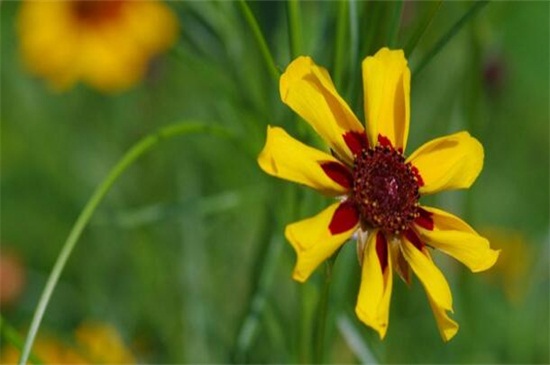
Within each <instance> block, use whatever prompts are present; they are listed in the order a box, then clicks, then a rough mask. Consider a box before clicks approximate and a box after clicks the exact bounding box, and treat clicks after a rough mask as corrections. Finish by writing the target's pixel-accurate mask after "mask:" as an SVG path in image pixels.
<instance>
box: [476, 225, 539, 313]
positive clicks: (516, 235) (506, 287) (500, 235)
mask: <svg viewBox="0 0 550 365" xmlns="http://www.w3.org/2000/svg"><path fill="white" fill-rule="evenodd" d="M482 232H483V234H484V235H485V236H486V237H487V238H489V239H490V240H491V242H493V244H494V245H495V247H497V248H500V249H501V250H502V252H501V254H500V257H499V260H498V262H497V264H496V265H495V266H494V268H493V270H491V273H490V275H488V276H487V278H488V279H489V280H491V281H493V283H495V284H497V285H499V286H500V287H502V290H503V291H504V294H505V295H506V298H507V299H508V300H509V301H510V302H511V303H512V304H520V303H521V301H522V300H523V298H524V297H525V294H526V291H527V289H528V287H529V285H528V283H529V282H530V280H529V278H528V275H529V272H530V270H531V268H532V267H533V264H534V263H533V262H534V260H535V256H534V251H533V247H532V246H531V245H530V244H529V243H528V242H527V240H526V239H525V237H524V236H523V234H521V232H518V231H513V230H509V229H503V228H486V229H483V230H482Z"/></svg>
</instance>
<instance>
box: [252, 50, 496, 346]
mask: <svg viewBox="0 0 550 365" xmlns="http://www.w3.org/2000/svg"><path fill="white" fill-rule="evenodd" d="M362 71H363V92H364V98H365V99H364V107H365V116H366V119H367V121H366V128H365V127H363V125H362V124H361V123H360V122H359V120H358V119H357V117H356V116H355V114H354V113H353V112H352V111H351V109H350V108H349V106H348V105H347V104H346V102H345V101H344V100H343V99H342V98H341V97H340V96H339V95H338V93H337V91H336V88H335V87H334V84H333V83H332V80H331V78H330V76H329V74H328V72H327V71H326V70H325V69H324V68H322V67H319V66H317V65H316V64H315V63H314V62H313V61H312V59H311V58H309V57H299V58H297V59H295V60H294V61H293V62H292V63H291V64H290V65H289V66H288V68H287V69H286V71H285V73H284V74H283V75H282V76H281V80H280V92H281V99H282V100H283V102H284V103H285V104H287V105H288V106H290V107H291V108H292V109H293V110H294V111H295V112H296V113H298V114H299V115H300V116H301V117H302V118H303V119H304V120H305V121H306V122H308V123H309V124H310V125H311V126H312V127H313V129H314V130H315V131H316V132H317V133H318V134H319V135H320V136H321V137H322V138H323V139H324V140H325V141H326V142H327V144H328V145H329V147H330V149H331V152H332V153H331V154H328V153H325V152H322V151H319V150H317V149H314V148H311V147H308V146H306V145H304V144H302V143H301V142H299V141H297V140H296V139H294V138H292V137H291V136H289V135H288V134H287V133H286V132H285V131H284V130H283V129H281V128H278V127H268V131H267V141H266V144H265V147H264V149H263V151H262V152H261V153H260V156H259V157H258V163H259V165H260V167H261V168H262V169H263V170H264V171H265V172H267V173H268V174H270V175H273V176H276V177H280V178H283V179H286V180H290V181H293V182H297V183H300V184H303V185H306V186H309V187H311V188H314V189H316V190H318V191H320V192H321V193H323V194H325V195H328V196H332V197H339V198H340V199H339V200H338V201H337V202H335V203H333V204H332V205H330V206H329V207H328V208H326V209H325V210H323V211H322V212H320V213H319V214H317V215H316V216H314V217H311V218H308V219H305V220H302V221H299V222H295V223H292V224H289V225H288V226H287V227H286V230H285V235H286V237H287V239H288V240H289V241H290V243H291V245H292V246H293V247H294V249H295V250H296V253H297V263H296V266H295V268H294V274H293V277H294V279H295V280H298V281H300V282H304V281H306V280H307V279H308V278H309V276H310V275H311V274H312V273H313V271H314V270H315V269H316V268H317V266H318V265H319V264H320V263H322V262H323V261H324V260H326V259H327V258H329V257H330V256H331V255H332V254H334V252H335V251H336V250H337V249H338V248H339V247H340V246H342V245H343V244H344V243H345V242H346V241H347V240H348V239H349V238H351V237H352V236H353V235H354V234H355V233H358V234H357V237H358V253H359V255H360V256H359V258H360V262H361V265H362V276H361V286H360V289H359V296H358V299H357V305H356V313H357V316H358V317H359V319H360V320H361V321H362V322H364V323H365V324H366V325H368V326H370V327H372V328H373V329H375V330H376V331H378V333H379V335H380V337H381V338H383V337H384V336H385V334H386V331H387V327H388V318H389V306H390V296H391V291H392V281H393V270H395V271H396V272H397V273H398V274H399V275H400V276H401V278H403V279H404V280H405V281H407V282H408V281H409V280H410V270H411V269H412V271H413V272H414V273H415V274H416V276H417V277H418V278H419V280H420V282H421V283H422V285H423V286H424V289H425V290H426V293H427V296H428V301H429V303H430V306H431V308H432V310H433V312H434V315H435V319H436V322H437V325H438V328H439V331H440V334H441V336H442V338H443V339H444V340H445V341H448V340H450V339H451V338H452V337H453V336H454V335H455V334H456V332H457V330H458V324H457V323H456V322H454V321H453V320H452V319H451V318H450V317H449V316H448V312H452V310H453V309H452V296H451V291H450V289H449V285H448V284H447V281H446V280H445V278H444V276H443V274H442V273H441V272H440V271H439V269H438V268H437V267H436V265H435V264H434V263H433V261H432V259H431V256H430V252H429V249H430V248H432V249H437V250H440V251H442V252H444V253H446V254H448V255H450V256H452V257H454V258H455V259H457V260H459V261H460V262H462V263H463V264H465V265H466V266H468V267H469V268H470V269H471V270H472V271H473V272H477V271H482V270H486V269H488V268H490V267H491V266H492V265H493V264H494V263H495V262H496V260H497V257H498V252H497V251H494V250H492V249H491V248H490V247H489V242H488V241H487V240H486V239H485V238H483V237H481V236H480V235H479V234H477V232H476V231H475V230H474V229H472V228H471V227H470V226H469V225H468V224H466V223H465V222H463V221H462V220H461V219H459V218H458V217H456V216H454V215H452V214H450V213H447V212H444V211H442V210H439V209H437V208H433V207H428V206H423V205H421V204H420V203H419V199H420V197H421V196H422V195H427V194H433V193H437V192H440V191H443V190H451V189H463V188H468V187H470V186H471V185H472V184H473V182H474V181H475V179H476V178H477V176H478V174H479V173H480V171H481V168H482V166H483V147H482V146H481V144H480V143H479V142H478V141H477V140H476V139H475V138H473V137H471V136H470V135H469V134H468V133H467V132H458V133H455V134H452V135H448V136H445V137H441V138H437V139H435V140H432V141H430V142H428V143H426V144H424V145H423V146H421V147H420V148H418V149H417V150H416V151H415V152H413V153H412V154H411V155H410V156H408V157H406V155H405V154H404V152H405V148H406V145H407V137H408V132H409V116H410V106H409V94H410V79H411V76H410V70H409V68H408V66H407V60H406V59H405V57H404V53H403V51H400V50H397V51H393V50H389V49H387V48H383V49H381V50H380V51H378V52H377V53H376V55H374V56H372V57H367V58H365V60H364V61H363V64H362Z"/></svg>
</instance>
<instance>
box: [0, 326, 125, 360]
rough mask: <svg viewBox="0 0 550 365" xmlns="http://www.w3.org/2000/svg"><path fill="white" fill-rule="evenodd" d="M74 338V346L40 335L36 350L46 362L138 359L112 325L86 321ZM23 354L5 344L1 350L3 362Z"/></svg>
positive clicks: (34, 350)
mask: <svg viewBox="0 0 550 365" xmlns="http://www.w3.org/2000/svg"><path fill="white" fill-rule="evenodd" d="M75 340H76V341H75V345H74V346H71V345H69V344H68V343H65V342H63V341H61V340H59V339H57V338H55V337H53V336H48V335H41V336H39V337H38V338H37V339H36V342H35V344H34V347H33V354H34V355H36V356H37V357H38V360H40V361H43V362H44V363H45V364H131V363H135V359H134V357H133V355H132V353H131V352H130V351H129V350H128V349H127V348H126V346H125V345H124V342H123V341H122V338H121V337H120V334H119V333H118V332H117V330H116V329H115V328H114V327H112V326H111V325H108V324H105V323H101V322H84V323H82V324H81V325H80V326H79V327H78V328H77V329H76V331H75ZM20 356H21V353H20V351H19V350H17V349H16V348H14V347H13V346H6V347H4V348H3V349H2V352H1V354H0V363H1V364H15V363H18V361H19V357H20Z"/></svg>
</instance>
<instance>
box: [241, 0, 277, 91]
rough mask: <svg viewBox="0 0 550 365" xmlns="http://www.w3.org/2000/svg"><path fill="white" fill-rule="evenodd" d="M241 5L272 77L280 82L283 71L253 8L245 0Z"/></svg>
mask: <svg viewBox="0 0 550 365" xmlns="http://www.w3.org/2000/svg"><path fill="white" fill-rule="evenodd" d="M239 7H240V9H241V12H242V13H243V16H244V18H245V19H246V22H247V23H248V25H249V26H250V29H251V30H252V34H254V39H256V43H257V45H258V47H259V48H260V52H261V53H262V56H263V58H264V61H265V63H266V66H267V68H268V70H269V73H270V75H271V77H273V79H274V80H275V81H276V82H279V76H280V75H281V72H280V70H279V68H278V67H277V65H276V64H275V60H274V59H273V55H272V54H271V52H270V51H269V47H268V46H267V42H266V40H265V37H264V35H263V33H262V31H261V29H260V25H259V24H258V21H257V20H256V17H255V16H254V14H253V13H252V10H250V7H249V6H248V4H247V3H246V1H245V0H240V1H239Z"/></svg>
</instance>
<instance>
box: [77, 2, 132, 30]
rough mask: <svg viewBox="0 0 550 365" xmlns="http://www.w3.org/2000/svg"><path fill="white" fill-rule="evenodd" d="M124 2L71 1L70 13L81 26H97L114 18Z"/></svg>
mask: <svg viewBox="0 0 550 365" xmlns="http://www.w3.org/2000/svg"><path fill="white" fill-rule="evenodd" d="M123 3H124V0H106V1H101V0H73V1H72V2H71V5H72V12H73V15H74V17H75V18H76V20H77V21H78V22H80V23H82V24H88V25H98V24H101V23H104V22H107V21H110V20H112V19H114V18H116V17H117V16H118V15H119V14H120V11H121V9H122V5H123Z"/></svg>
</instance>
